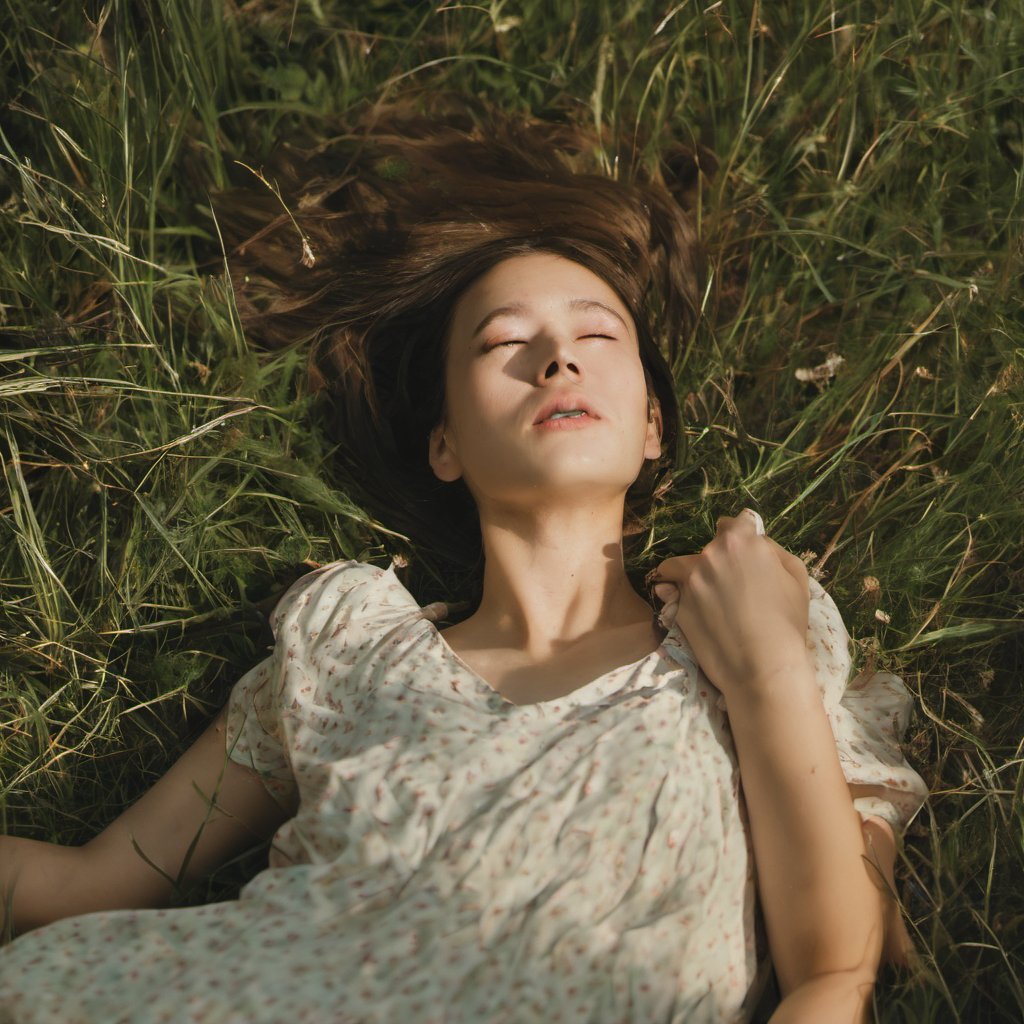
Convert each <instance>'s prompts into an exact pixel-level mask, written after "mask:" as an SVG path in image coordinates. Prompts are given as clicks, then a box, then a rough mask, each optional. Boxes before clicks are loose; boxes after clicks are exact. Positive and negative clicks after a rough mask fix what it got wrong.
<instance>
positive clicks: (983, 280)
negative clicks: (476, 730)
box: [0, 0, 1024, 1022]
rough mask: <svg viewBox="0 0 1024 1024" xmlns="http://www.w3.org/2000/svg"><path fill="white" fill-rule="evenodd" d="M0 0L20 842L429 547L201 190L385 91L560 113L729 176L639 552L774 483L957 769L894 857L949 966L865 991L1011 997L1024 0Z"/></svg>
mask: <svg viewBox="0 0 1024 1024" xmlns="http://www.w3.org/2000/svg"><path fill="white" fill-rule="evenodd" d="M3 10H4V13H3V22H4V24H5V28H6V34H5V35H4V36H3V38H2V39H0V68H3V69H4V74H3V78H2V81H0V91H2V97H0V98H2V106H0V211H2V213H0V332H2V336H3V337H2V341H0V371H2V377H0V464H2V465H0V468H2V481H0V494H2V496H0V531H2V536H3V543H2V545H0V578H2V584H3V590H2V595H0V596H2V601H3V613H2V618H0V825H2V827H3V828H4V829H5V830H6V831H9V832H11V833H17V834H21V835H27V836H32V837H35V838H42V839H50V840H55V841H59V842H64V843H76V842H81V841H84V840H86V839H87V838H89V837H90V836H91V835H93V834H95V832H96V831H98V830H99V829H100V828H101V827H102V826H103V825H104V824H105V823H106V822H107V821H109V820H110V819H111V818H112V817H113V816H115V815H116V814H117V813H118V812H119V811H120V810H121V809H122V808H123V807H124V806H126V805H127V804H128V803H130V802H131V801H132V800H133V799H135V798H136V797H137V796H139V795H140V794H141V793H142V792H143V791H144V790H145V789H146V788H147V787H148V786H149V785H150V784H151V783H152V782H153V781H154V780H155V779H156V778H157V777H158V776H159V775H160V774H161V773H162V772H163V771H164V770H166V768H167V767H168V766H169V765H170V764H171V763H172V761H173V760H174V759H175V758H176V757H177V756H178V755H179V754H180V753H181V752H182V750H183V749H184V748H185V747H186V746H187V744H188V743H189V741H190V740H191V739H192V738H193V737H194V735H195V734H196V733H197V732H198V730H199V729H201V728H202V726H203V724H204V722H205V721H206V719H207V718H208V716H209V715H210V714H211V713H212V712H213V710H214V709H215V708H216V707H218V706H219V705H220V704H221V703H223V701H224V700H225V698H226V695H227V692H228V690H229V688H230V686H231V684H232V683H233V681H234V680H235V679H236V678H237V677H238V676H239V675H240V674H241V673H242V672H243V671H244V670H245V669H247V668H248V667H249V666H250V665H252V664H253V663H254V662H255V661H256V660H258V659H259V658H260V657H262V656H263V652H264V650H265V647H266V643H267V635H266V631H265V626H264V622H265V613H266V611H267V609H268V608H269V607H271V606H272V605H273V602H274V600H275V599H276V597H277V596H278V595H279V594H280V592H281V590H282V588H283V587H284V586H285V585H286V584H287V583H288V582H289V581H290V580H291V579H293V578H294V577H295V576H296V575H298V574H299V573H300V572H302V571H304V570H305V569H306V568H307V567H308V564H309V563H315V562H322V561H327V560H330V559H334V558H343V557H353V558H360V559H364V560H376V559H380V558H383V557H386V556H387V555H388V554H389V553H390V552H393V551H396V550H399V549H400V547H401V544H402V542H401V540H400V539H399V538H395V537H393V536H391V535H389V534H388V533H387V531H385V530H383V529H382V528H380V526H379V524H377V523H375V521H374V520H373V518H372V517H371V516H370V515H369V514H368V512H367V511H366V510H364V509H361V508H359V507H358V506H357V505H356V504H355V503H354V502H353V501H352V500H350V499H349V498H348V497H347V496H346V489H345V484H344V481H343V480H340V479H339V478H338V477H337V476H336V474H335V473H334V472H333V470H332V468H331V458H330V455H331V452H330V448H329V446H328V444H327V442H326V441H325V440H324V438H323V437H322V436H321V434H320V433H319V432H318V430H317V428H316V426H315V424H314V422H313V421H312V420H311V418H310V415H309V411H310V399H309V397H308V394H307V391H306V389H305V388H304V386H303V382H302V376H303V365H304V353H303V352H301V351H296V350H285V351H279V352H273V353H271V352H265V351H259V350H257V349H256V348H254V347H253V346H252V345H251V344H250V343H249V342H248V341H247V339H246V337H245V335H244V333H243V332H242V330H241V329H240V327H239V323H238V318H237V315H236V312H235V310H234V308H233V305H232V300H231V294H230V289H229V287H228V285H227V283H226V280H225V277H224V251H223V247H222V244H221V242H220V233H219V229H218V224H217V221H216V218H215V216H214V214H213V209H212V206H211V202H210V195H209V193H210V192H211V191H212V190H215V189H217V188H220V187H223V186H225V185H227V184H228V183H230V182H238V181H242V180H246V175H247V174H248V173H249V172H246V171H245V170H244V168H243V166H242V165H243V164H245V165H248V166H249V167H251V168H253V169H258V168H259V167H261V166H262V165H263V162H264V161H265V160H266V159H267V158H268V156H269V155H270V153H271V152H272V150H273V147H274V145H275V143H276V142H278V141H279V140H281V139H283V138H287V137H288V136H289V135H290V134H292V133H295V132H297V131H300V130H301V131H307V132H312V133H320V134H322V135H323V136H324V137H325V138H326V137H327V136H329V134H330V132H331V131H333V130H334V128H333V125H335V124H336V121H335V120H334V119H336V118H337V117H338V116H340V115H343V114H344V113H345V112H346V111H350V110H353V109H360V108H361V107H362V106H364V105H365V104H367V103H372V102H375V101H376V100H378V99H381V98H387V97H390V96H392V95H395V94H397V93H406V94H408V93H414V94H416V93H422V94H424V95H426V94H429V93H430V92H431V91H433V90H436V89H439V88H447V89H453V90H458V91H463V92H465V93H468V94H474V95H475V94H479V95H484V96H486V97H488V98H489V99H490V100H492V101H493V102H496V103H498V104H501V105H503V106H505V107H507V108H511V109H516V110H523V111H527V110H528V111H533V112H535V113H537V114H539V115H542V116H557V114H558V113H559V112H560V111H564V110H566V109H567V108H570V109H573V110H576V111H580V112H584V113H585V114H586V116H588V117H592V118H593V121H594V123H595V124H599V125H605V126H608V127H609V129H610V130H611V132H612V137H613V138H615V139H618V140H620V141H621V142H622V143H624V142H625V141H627V140H630V139H632V138H633V137H634V135H637V136H638V137H639V138H641V139H645V140H648V141H647V143H646V146H647V149H646V150H645V153H646V156H647V158H648V159H650V160H653V159H655V158H656V157H657V155H658V154H659V153H669V152H671V146H672V145H673V144H675V143H682V144H684V145H686V146H689V147H691V148H693V149H695V150H697V151H698V152H699V153H700V154H701V159H702V162H703V164H704V166H705V169H706V170H707V172H708V173H707V174H706V175H704V176H702V177H701V178H699V179H698V180H697V181H696V182H694V183H693V186H692V188H693V195H694V202H695V204H696V209H697V212H698V217H699V220H700V224H701V231H702V234H703V237H704V239H705V241H706V243H707V244H708V246H709V247H710V249H711V253H712V257H713V266H714V287H713V289H712V291H711V292H710V293H709V306H708V311H707V312H708V316H707V322H706V323H705V324H704V325H703V326H702V328H701V329H700V330H699V331H698V332H697V333H696V334H695V336H694V337H693V338H692V339H690V340H689V343H688V346H687V349H686V354H685V357H684V359H683V360H682V361H681V364H680V366H679V386H680V397H681V399H682V401H683V408H684V413H685V419H686V433H687V437H686V441H687V444H686V457H685V459H684V460H682V461H681V464H680V467H679V472H678V475H677V479H676V483H675V487H674V490H673V497H672V501H671V503H670V504H669V505H668V506H667V507H666V509H665V510H664V512H663V513H662V514H661V516H660V518H659V519H658V521H657V523H656V528H655V530H654V531H653V533H652V537H651V543H650V545H649V547H648V552H647V558H648V559H649V560H650V561H652V562H653V561H656V560H659V559H660V558H662V557H665V555H667V554H668V553H674V552H680V551H686V550H694V549H696V548H699V546H701V545H702V544H704V543H706V542H707V540H708V539H709V538H710V536H711V535H712V534H713V531H714V519H715V517H716V516H717V515H719V514H723V513H724V514H731V513H734V512H735V511H736V510H737V509H738V508H740V507H742V505H746V504H749V505H754V506H756V507H757V508H759V509H760V510H761V511H762V513H763V514H764V515H765V518H766V521H767V524H768V528H769V532H770V533H771V534H772V535H773V536H774V537H775V538H776V539H777V540H778V541H779V542H780V543H782V544H783V545H785V546H786V547H788V548H789V549H790V550H793V551H796V552H798V553H802V554H803V555H804V557H805V558H806V560H807V562H808V564H809V566H810V568H811V571H812V572H813V573H814V574H815V575H816V576H817V577H818V578H819V579H820V580H821V581H822V582H823V584H824V585H825V586H826V587H827V589H828V590H829V592H830V593H831V594H832V595H833V596H834V598H835V599H836V601H837V603H838V604H839V607H840V609H841V610H842V612H843V615H844V619H845V621H846V623H847V625H848V627H849V629H850V632H851V635H852V636H853V637H854V640H855V643H856V645H857V647H858V652H859V653H858V661H865V662H869V663H871V664H874V665H877V666H878V667H883V668H886V669H890V670H892V671H895V672H897V673H898V674H900V675H901V676H903V678H904V679H905V680H906V682H907V684H908V686H909V687H910V689H911V690H912V692H913V694H914V696H915V698H916V717H915V721H914V723H913V727H912V734H911V737H910V740H909V744H908V748H907V749H908V756H909V757H910V759H911V760H912V763H913V764H914V766H915V767H916V768H917V769H918V770H919V771H920V772H921V774H922V775H923V776H924V777H925V778H926V779H927V781H928V782H929V785H930V787H931V790H932V797H931V800H930V802H929V805H928V806H927V807H926V808H925V809H924V810H923V812H922V813H921V815H920V816H919V817H918V819H917V820H916V821H915V822H914V823H913V824H912V826H911V827H910V829H909V831H908V834H907V837H906V846H905V850H904V852H903V856H902V859H901V863H900V865H899V886H900V895H901V897H902V899H903V901H904V903H905V905H906V907H907V911H908V914H909V916H910V919H911V921H912V923H913V927H914V930H915V932H916V935H917V939H918V942H919V944H920V946H921V949H922V951H923V952H924V955H925V970H924V971H923V972H922V974H921V975H920V976H918V977H914V978H911V977H908V976H906V975H902V974H897V973H896V972H890V973H888V974H887V975H886V976H885V978H884V979H883V983H882V984H881V985H880V986H879V988H878V994H877V1014H878V1019H879V1020H880V1021H884V1022H890V1021H892V1022H895V1021H901V1022H902V1021H911V1022H918V1021H919V1022H926V1021H927V1022H932V1021H934V1022H948V1021H1006V1022H1010V1021H1018V1020H1020V1019H1021V1017H1022V1015H1024V843H1022V836H1024V812H1022V790H1024V771H1022V766H1024V756H1022V753H1024V752H1022V737H1024V701H1022V697H1024V693H1022V689H1024V687H1022V679H1024V665H1022V659H1021V612H1022V596H1021V595H1022V586H1021V584H1022V581H1024V568H1022V559H1021V550H1020V545H1021V538H1022V536H1024V529H1022V520H1024V515H1022V498H1024V458H1022V446H1021V434H1022V428H1024V412H1022V405H1021V398H1022V391H1024V353H1022V348H1021V341H1020V339H1021V337H1022V336H1024V331H1022V328H1024V323H1022V320H1024V317H1022V309H1021V298H1020V284H1019V282H1020V280H1021V271H1022V262H1024V249H1022V223H1024V221H1022V213H1024V210H1022V184H1024V177H1022V173H1024V164H1022V161H1024V103H1022V100H1021V97H1022V96H1024V5H1022V3H1021V2H1019V0H1017V2H1014V0H1010V2H1006V3H1000V4H998V5H997V4H995V3H993V2H988V3H974V4H971V3H960V2H956V0H948V2H945V3H939V2H933V0H913V2H911V0H898V2H895V3H886V4H872V3H867V2H850V3H838V2H813V0H808V2H807V3H797V2H789V0H780V2H776V3H771V4H767V3H757V2H747V3H741V2H738V0H725V2H720V3H710V2H703V3H699V4H696V3H686V2H681V3H677V4H668V3H664V4H657V5H655V4H650V3H646V2H631V3H612V2H610V0H594V2H588V3H586V4H581V3H572V2H568V0H562V2H558V0H556V2H547V3H540V2H537V0H523V2H520V3H511V2H509V3H501V2H497V0H496V2H493V3H490V4H475V5H473V4H462V3H429V4H428V3H423V4H404V3H399V2H389V0H373V2H369V3H365V4H361V5H352V4H343V3H331V2H328V0H319V2H306V0H293V2H292V0H290V2H287V3H286V2H284V0H250V2H246V3H237V2H235V3H232V2H223V0H222V2H211V3H208V4H194V3H189V2H186V0H133V2H128V0H109V2H106V3H98V2H92V3H85V4H82V3H72V2H65V3H59V4H56V5H53V4H44V3H41V2H37V0H19V2H18V3H14V0H6V3H5V5H4V8H3ZM615 148H616V147H615V146H614V145H612V146H610V147H609V148H608V150H607V151H606V152H605V153H604V159H605V163H606V167H607V169H608V172H609V173H612V174H617V173H619V169H620V168H619V165H618V164H617V162H616V159H615V157H616V152H615ZM247 180H248V181H249V182H250V183H251V182H253V180H254V179H253V177H252V176H251V175H249V177H248V179H247ZM300 255H301V254H300V253H299V252H297V254H296V258H297V259H298V258H299V256H300ZM443 584H444V581H443V580H442V581H439V582H437V583H436V584H435V585H436V587H437V588H438V589H440V590H443ZM424 585H425V586H426V584H424ZM434 596H436V595H434ZM261 856H262V854H261V853H260V852H259V851H257V852H256V853H254V854H250V855H248V856H247V857H245V858H242V859H241V861H240V862H239V863H237V864H235V865H232V866H229V867H228V868H227V869H226V870H224V871H222V872H221V873H219V874H218V875H217V876H215V878H214V879H213V880H212V881H211V882H210V883H209V884H208V885H205V886H203V887H200V888H199V889H197V890H195V891H192V892H189V893H185V894H183V899H185V900H202V899H211V898H223V897H226V896H229V895H230V894H231V893H232V892H233V891H235V889H236V888H237V885H238V884H239V883H240V882H241V881H242V880H243V879H244V878H245V877H248V876H249V875H251V874H252V872H253V871H255V870H257V869H258V867H259V866H260V863H261V860H260V858H261Z"/></svg>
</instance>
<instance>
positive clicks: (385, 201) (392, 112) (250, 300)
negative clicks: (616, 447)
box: [217, 96, 704, 567]
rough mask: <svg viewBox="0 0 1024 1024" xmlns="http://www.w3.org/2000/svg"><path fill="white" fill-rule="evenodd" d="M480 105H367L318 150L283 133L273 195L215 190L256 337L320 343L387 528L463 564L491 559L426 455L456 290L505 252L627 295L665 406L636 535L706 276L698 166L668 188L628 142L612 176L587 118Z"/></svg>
mask: <svg viewBox="0 0 1024 1024" xmlns="http://www.w3.org/2000/svg"><path fill="white" fill-rule="evenodd" d="M475 107H476V108H475V110H472V111H471V110H470V108H469V106H468V105H467V101H466V99H465V97H458V98H457V99H455V100H454V101H453V100H452V99H450V98H447V97H443V96H442V97H439V98H438V99H436V100H434V102H433V103H432V104H431V109H430V110H429V111H428V112H427V113H423V112H419V111H417V110H415V109H413V107H412V105H411V104H410V102H409V101H401V102H397V103H393V104H391V105H389V106H387V107H380V106H378V107H375V108H373V109H371V110H370V111H369V112H367V113H364V114H363V115H362V117H361V118H360V119H359V120H358V121H357V123H356V124H355V126H354V127H353V128H352V129H351V130H350V131H348V132H344V133H342V134H341V136H340V138H339V140H338V141H336V142H334V143H333V144H331V145H330V146H328V147H320V148H319V151H310V150H302V149H300V148H299V147H297V146H291V147H282V149H281V151H280V152H279V154H278V155H277V158H276V163H277V166H276V168H275V172H274V173H275V177H274V180H273V182H271V181H270V180H269V179H268V178H267V176H266V175H262V173H261V174H260V175H259V176H260V177H261V179H262V184H263V185H264V189H263V193H262V195H260V196H254V195H253V190H252V189H251V188H250V189H246V190H242V191H238V190H235V191H232V192H229V193H226V194H222V195H221V196H220V197H219V199H218V201H217V208H218V216H219V218H220V220H221V221H222V222H223V224H224V226H225V228H226V229H227V230H228V231H229V232H230V233H233V234H234V237H233V238H232V241H235V240H238V244H237V246H236V248H235V250H234V252H233V253H232V254H231V255H230V257H229V266H230V267H231V270H232V280H233V284H234V288H235V294H236V301H237V305H238V309H239V313H240V315H241V318H242V322H243V324H244V326H245V328H246V330H247V332H248V333H249V334H250V336H251V337H252V338H254V339H255V340H257V341H258V342H260V343H262V344H264V345H269V346H281V345H289V344H295V343H307V342H308V343H310V364H309V383H310V386H311V388H312V389H313V390H314V391H316V392H318V393H319V395H320V397H321V399H322V402H321V409H322V411H323V412H324V413H325V415H326V420H327V423H326V425H327V427H328V430H329V432H330V434H331V436H332V437H333V439H334V440H335V441H336V442H337V443H338V449H337V451H338V458H339V460H340V468H343V469H344V471H345V473H346V476H348V477H349V478H350V479H351V480H352V482H354V483H355V484H356V485H357V486H358V488H359V490H360V491H361V492H362V498H363V500H364V501H365V502H366V503H367V505H368V506H369V507H370V509H371V510H372V512H373V513H374V514H375V515H376V516H377V517H378V518H379V520H380V521H381V523H383V524H384V525H386V526H387V527H388V528H389V529H391V530H394V531H396V532H398V533H401V534H404V535H405V536H407V537H409V539H410V540H411V541H412V542H413V544H414V546H416V547H424V548H426V549H428V550H431V551H433V552H435V553H437V554H439V555H441V556H442V557H444V558H447V559H450V560H451V561H452V562H454V563H456V564H459V565H461V566H463V567H473V566H479V564H480V558H481V550H480V534H479V522H478V516H477V511H476V506H475V503H474V501H473V498H472V496H471V494H470V492H469V490H468V488H467V487H466V485H465V484H464V483H463V482H462V481H461V480H459V481H455V482H454V483H442V482H440V481H439V480H437V478H436V477H435V476H434V474H433V472H432V470H431V469H430V466H429V463H428V460H427V444H428V436H429V433H430V431H431V429H432V428H433V427H434V426H435V425H436V424H437V423H438V422H439V421H440V419H441V416H442V410H443V405H444V398H445V394H444V369H445V352H446V343H447V335H448V330H449V326H450V322H451V317H452V314H453V309H454V306H455V303H456V300H457V299H458V297H459V296H460V295H461V294H462V293H463V292H464V291H465V290H466V289H467V288H468V287H469V286H470V285H471V284H472V283H473V282H474V281H475V280H476V279H477V278H479V277H480V276H481V275H483V274H484V273H486V272H487V271H488V270H489V269H490V268H491V267H493V266H495V265H496V264H497V263H499V262H501V261H502V260H504V259H506V258H509V257H512V256H517V255H522V254H527V253H534V252H548V253H554V254H557V255H560V256H563V257H566V258H568V259H571V260H574V261H575V262H577V263H579V264H581V265H583V266H585V267H587V268H588V269H589V270H591V271H593V272H594V273H596V274H597V275H598V276H600V277H601V278H602V279H603V280H604V281H606V282H607V283H608V284H609V285H610V286H611V287H612V288H613V289H614V290H615V292H616V293H617V294H618V295H619V297H620V298H621V299H622V301H623V303H624V304H625V305H626V307H627V308H628V310H629V311H630V313H631V314H632V316H633V320H634V322H635V324H636V327H637V333H638V338H639V343H640V354H641V361H642V363H643V366H644V371H645V376H646V379H647V383H648V390H649V393H650V394H652V395H653V396H655V397H656V398H657V399H658V402H659V403H660V406H661V410H662V415H663V419H664V429H663V444H662V451H663V454H662V457H661V459H660V460H650V461H648V462H647V463H645V466H644V468H643V470H642V471H641V473H640V475H639V476H638V478H637V480H636V482H635V483H634V484H633V485H632V486H631V487H630V488H629V491H628V492H627V495H626V508H625V516H624V523H623V532H624V536H625V537H627V538H628V537H630V536H634V535H636V534H638V533H639V532H640V531H641V530H642V529H643V527H644V523H645V520H646V518H647V516H648V515H649V514H650V511H651V509H652V506H653V504H654V501H655V500H656V496H658V495H659V494H660V493H661V492H663V491H664V490H665V487H666V482H665V478H666V475H667V474H668V473H670V472H671V470H672V469H673V468H674V467H675V464H676V460H677V444H678V439H679V407H678V401H677V398H676V383H675V378H674V367H675V366H676V365H677V361H678V359H679V355H680V352H681V350H682V347H683V345H684V344H685V342H686V340H687V339H688V338H689V337H690V334H691V332H692V331H693V329H694V327H695V325H696V323H697V321H698V319H699V311H700V303H701V297H702V294H703V281H704V273H703V265H704V259H703V255H702V249H701V246H700V243H699V241H698V239H697V232H696V229H695V226H694V222H693V218H692V216H691V214H690V213H689V212H688V211H687V209H686V208H685V200H683V199H681V198H680V195H681V192H682V189H683V188H684V187H685V185H686V184H687V181H686V174H687V173H688V172H687V170H686V169H687V166H688V167H689V173H690V174H691V175H692V174H694V173H696V170H695V166H696V165H695V164H694V163H693V161H690V162H689V165H687V161H686V159H685V154H683V159H682V160H680V157H679V153H676V154H675V164H674V167H675V173H674V174H670V175H669V181H670V182H671V183H672V184H673V185H675V187H676V194H674V193H673V191H672V190H671V189H670V187H669V185H668V184H667V183H666V178H665V175H664V174H663V171H662V167H665V168H667V167H669V166H670V165H669V163H668V162H667V161H666V160H664V159H663V160H662V161H661V162H660V164H659V166H657V167H655V169H654V170H653V171H650V170H647V169H645V168H644V167H643V166H641V162H640V159H639V155H638V154H639V150H638V147H636V145H635V144H634V145H633V146H632V148H631V149H630V151H629V152H628V153H627V154H625V155H620V156H619V157H618V158H617V160H616V169H617V173H618V176H617V177H611V176H609V175H608V174H607V173H605V172H604V171H603V170H602V165H601V160H600V155H601V152H602V144H603V143H602V140H601V139H599V138H597V137H596V135H595V134H594V132H593V130H592V129H587V128H584V127H583V126H581V125H579V124H575V123H571V122H569V121H562V122H553V121H542V120H538V119H535V118H526V117H522V116H517V115H512V114H508V113H502V112H500V111H498V110H494V109H488V108H485V107H482V106H481V105H479V104H477V105H475ZM343 161H344V167H342V166H341V164H342V162H343ZM680 168H683V171H682V173H680ZM266 186H269V188H268V187H266ZM261 217H262V218H263V223H262V224H261V223H260V218H261ZM268 218H269V219H268ZM229 237H231V235H230V234H229Z"/></svg>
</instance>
